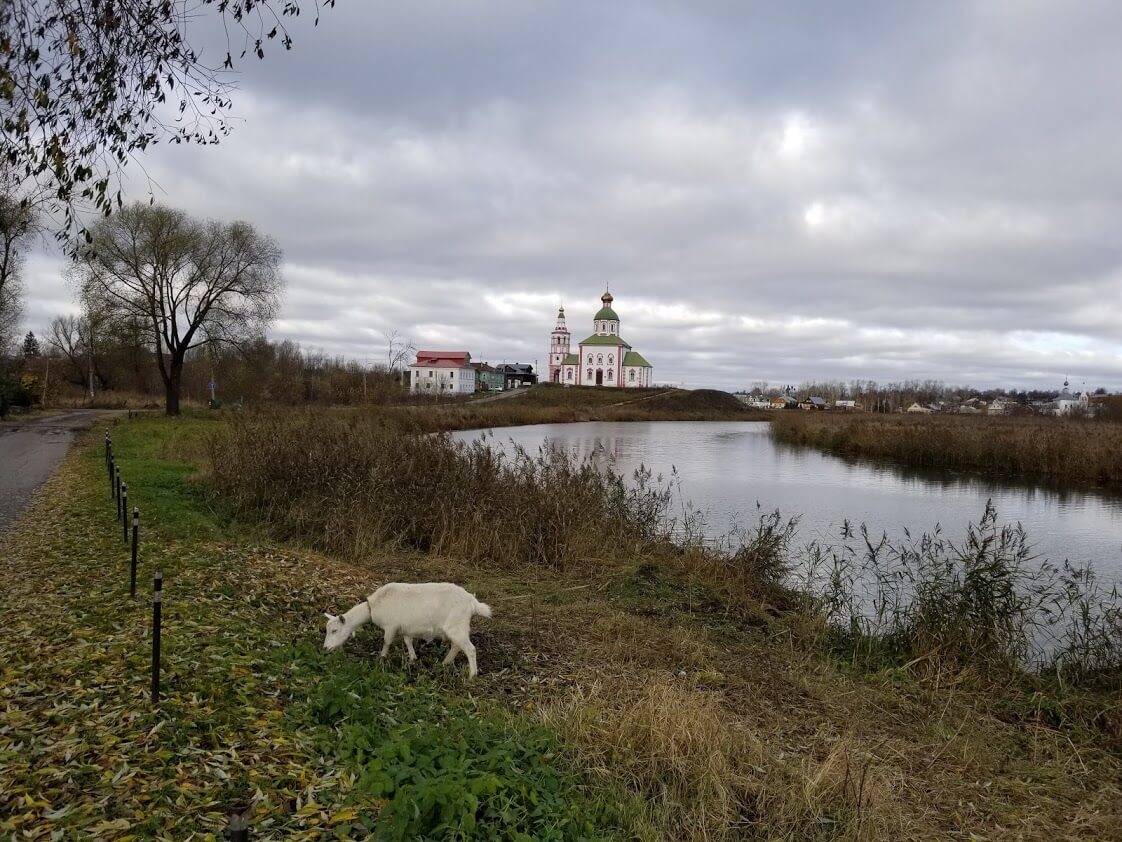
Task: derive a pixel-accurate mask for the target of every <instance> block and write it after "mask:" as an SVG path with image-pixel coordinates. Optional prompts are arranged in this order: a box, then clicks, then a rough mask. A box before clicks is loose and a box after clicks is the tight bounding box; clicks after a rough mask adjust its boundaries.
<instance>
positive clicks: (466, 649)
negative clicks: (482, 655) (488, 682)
mask: <svg viewBox="0 0 1122 842" xmlns="http://www.w3.org/2000/svg"><path fill="white" fill-rule="evenodd" d="M454 645H455V647H456V648H458V649H459V650H460V651H461V652H463V653H464V654H465V655H467V659H468V678H475V676H476V675H478V674H479V670H478V669H477V668H476V666H475V645H474V644H473V643H472V642H471V638H469V637H468V636H467V635H464V636H463V637H462V638H460V639H458V640H456V641H454Z"/></svg>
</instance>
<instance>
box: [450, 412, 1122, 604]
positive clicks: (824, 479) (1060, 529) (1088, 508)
mask: <svg viewBox="0 0 1122 842" xmlns="http://www.w3.org/2000/svg"><path fill="white" fill-rule="evenodd" d="M479 435H480V432H479V431H478V430H476V431H464V432H459V433H455V434H454V436H455V437H456V438H458V439H460V440H464V441H470V440H473V439H477V438H478V437H479ZM494 435H495V442H497V443H502V444H504V445H506V446H509V445H510V443H511V442H513V443H515V444H518V445H521V446H522V447H525V448H527V449H528V450H530V451H531V452H535V451H536V450H537V448H538V447H539V446H541V445H543V444H545V443H546V442H551V443H552V444H553V445H554V446H556V447H560V448H563V449H565V450H568V451H569V452H571V453H573V454H574V455H576V456H578V457H582V458H590V459H592V460H594V461H595V462H596V463H597V464H599V465H605V466H609V465H610V466H611V467H612V468H613V469H614V470H615V471H617V472H619V473H621V474H623V475H624V476H628V477H629V476H631V474H632V472H633V471H634V470H635V469H636V468H638V467H639V466H640V465H643V466H646V467H647V468H649V469H651V470H652V471H654V473H655V474H656V475H657V474H662V475H663V476H665V477H669V476H670V475H671V472H672V471H674V470H676V471H677V478H678V480H679V481H680V487H681V491H682V495H683V497H684V498H685V499H687V500H688V501H690V502H691V503H692V504H693V506H694V507H696V508H697V509H700V510H702V511H704V512H705V513H706V529H707V531H708V532H709V534H710V535H711V536H713V537H718V536H721V535H724V534H726V533H728V532H729V531H731V530H732V528H733V527H734V526H735V525H736V524H740V525H743V526H751V525H753V524H755V522H756V520H757V503H758V504H759V506H760V507H761V508H762V509H763V510H764V511H765V512H766V511H772V510H775V509H779V510H780V512H781V513H782V514H783V515H784V516H785V517H790V516H794V515H798V516H799V517H800V521H799V529H798V539H799V540H800V541H810V540H817V541H819V542H821V543H824V544H833V543H838V542H839V541H840V531H841V526H842V524H843V523H844V522H846V521H849V522H850V523H851V524H854V525H856V524H860V523H865V524H867V525H868V527H869V529H870V531H871V532H874V533H875V534H877V535H879V534H880V533H881V532H882V531H883V532H886V533H887V534H888V535H889V537H899V536H901V535H903V531H904V530H905V529H907V530H909V531H910V532H911V534H912V535H913V536H916V535H919V534H920V533H922V532H931V531H932V530H933V529H934V528H935V527H936V526H937V525H938V526H940V527H941V528H942V532H943V535H944V536H946V537H948V538H950V539H951V540H953V541H956V542H957V541H960V540H961V539H962V537H963V536H964V535H965V533H966V526H967V524H968V523H971V522H974V523H976V522H977V521H978V520H979V518H981V516H982V513H983V511H984V509H985V506H986V501H987V500H992V501H993V504H994V506H995V507H996V509H997V513H998V517H999V520H1000V522H1007V523H1015V522H1018V521H1019V522H1020V523H1021V524H1022V525H1023V526H1024V528H1025V531H1026V533H1027V534H1028V537H1029V540H1030V542H1031V543H1032V545H1033V547H1034V548H1035V551H1036V553H1037V555H1039V556H1040V557H1041V558H1047V559H1050V560H1051V561H1053V562H1057V563H1059V562H1062V561H1064V560H1065V559H1066V560H1069V561H1071V562H1072V563H1073V564H1077V565H1086V564H1088V563H1089V564H1091V565H1093V567H1094V568H1095V570H1096V571H1097V572H1098V574H1099V577H1100V581H1101V582H1102V583H1104V584H1107V585H1108V586H1109V585H1110V584H1111V583H1118V582H1122V496H1118V495H1109V494H1103V493H1098V492H1096V491H1094V490H1084V491H1056V490H1052V489H1048V488H1042V487H1034V486H1032V485H1014V484H1010V483H1003V482H995V481H989V480H984V479H979V478H976V477H970V476H964V475H959V474H952V473H949V472H928V473H923V474H919V473H916V472H914V471H909V470H907V469H902V468H896V467H891V466H876V465H872V464H869V463H867V462H857V463H851V462H848V461H845V460H842V459H838V458H836V457H833V456H828V455H824V454H822V453H819V452H817V451H814V450H810V449H805V448H793V447H790V446H787V445H781V444H777V443H776V442H774V441H773V440H772V438H771V435H770V434H769V430H768V424H767V423H766V422H752V421H747V422H736V421H729V422H719V421H718V422H713V421H699V422H693V421H660V422H599V421H592V422H585V423H578V424H537V425H532V426H525V427H507V428H500V429H497V430H495V431H494Z"/></svg>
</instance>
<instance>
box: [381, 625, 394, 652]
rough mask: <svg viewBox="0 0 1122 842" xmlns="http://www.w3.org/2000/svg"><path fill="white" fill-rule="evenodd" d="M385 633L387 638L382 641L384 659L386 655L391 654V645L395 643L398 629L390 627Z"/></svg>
mask: <svg viewBox="0 0 1122 842" xmlns="http://www.w3.org/2000/svg"><path fill="white" fill-rule="evenodd" d="M384 633H385V637H384V638H383V639H382V657H383V658H384V657H386V655H388V654H390V644H391V643H393V639H394V638H395V637H397V629H396V628H394V627H393V626H388V627H387V628H386V630H385V632H384Z"/></svg>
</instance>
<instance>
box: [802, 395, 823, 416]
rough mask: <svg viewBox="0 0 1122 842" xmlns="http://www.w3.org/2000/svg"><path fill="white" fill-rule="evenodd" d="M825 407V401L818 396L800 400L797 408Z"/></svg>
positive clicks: (817, 408) (814, 408) (815, 408)
mask: <svg viewBox="0 0 1122 842" xmlns="http://www.w3.org/2000/svg"><path fill="white" fill-rule="evenodd" d="M826 408H827V405H826V401H825V400H824V399H823V398H820V397H817V396H815V397H809V398H807V399H806V400H803V401H800V403H799V409H806V410H817V411H819V412H822V411H824V410H825V409H826Z"/></svg>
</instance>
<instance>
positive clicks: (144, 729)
mask: <svg viewBox="0 0 1122 842" xmlns="http://www.w3.org/2000/svg"><path fill="white" fill-rule="evenodd" d="M119 438H120V439H124V438H126V437H125V436H119ZM120 450H121V451H122V453H121V456H120V459H119V461H120V463H121V466H122V472H123V475H124V476H125V478H126V480H129V481H130V486H131V492H132V493H131V501H132V502H135V503H137V504H138V505H140V506H141V507H143V508H144V510H145V515H144V529H143V531H142V537H143V540H142V546H141V571H140V583H139V584H140V586H139V588H138V595H137V597H136V599H130V597H129V593H128V549H127V545H126V544H125V543H124V542H123V539H122V535H121V528H120V524H119V523H118V522H116V521H115V519H114V505H113V503H112V502H111V500H110V497H109V494H108V483H107V481H105V480H104V479H103V474H101V462H100V460H99V457H98V454H97V452H96V447H95V446H87V447H86V449H84V450H81V451H79V452H76V453H75V454H73V455H72V456H71V457H70V459H69V460H68V461H67V462H66V463H65V465H64V466H63V468H62V469H61V470H60V472H59V473H58V474H57V475H56V476H55V478H54V479H52V480H51V481H50V482H49V483H48V484H47V485H46V486H45V487H44V488H43V489H42V491H41V493H40V495H39V498H38V500H37V502H36V503H35V504H34V505H33V506H32V507H31V508H30V509H29V510H28V511H27V513H26V514H25V516H24V518H23V519H22V520H21V522H20V523H19V524H18V527H17V528H16V529H14V530H13V531H12V532H11V533H9V534H8V535H7V536H5V537H4V538H0V541H2V543H0V576H2V577H3V581H4V582H5V595H4V599H3V602H2V604H0V837H2V838H18V839H66V840H70V839H118V840H127V839H168V840H188V839H215V838H222V835H221V834H222V831H223V829H224V828H225V827H226V824H227V820H228V816H229V815H230V813H231V812H235V811H236V812H240V813H244V814H245V815H246V816H247V817H248V818H249V819H250V822H251V825H252V828H253V833H254V838H258V839H270V838H271V839H322V838H366V837H367V836H368V835H371V834H373V835H376V836H378V837H379V838H396V839H413V838H422V837H431V838H456V837H457V836H471V835H472V834H473V831H475V829H476V827H477V826H478V825H479V824H480V823H485V824H484V827H485V831H484V832H482V833H481V834H479V835H481V836H482V837H492V838H511V839H529V838H556V839H577V838H590V837H595V836H599V835H600V833H599V832H598V831H597V830H596V826H597V824H601V825H602V824H605V823H610V821H609V819H608V818H606V808H601V807H596V806H594V805H591V804H588V803H587V802H586V801H585V799H584V797H583V795H582V793H581V792H580V791H579V790H578V788H577V783H578V782H577V781H576V779H575V778H574V777H573V776H572V775H571V774H570V773H569V772H567V771H565V770H564V769H562V768H559V767H558V766H557V765H556V764H555V758H556V747H555V745H554V744H555V740H554V738H553V737H552V735H551V734H549V733H548V732H546V731H544V730H542V729H540V728H536V727H533V726H531V725H528V724H525V723H519V722H516V721H514V720H513V719H512V718H511V717H509V716H507V715H504V714H502V713H501V712H499V711H497V710H496V709H494V708H493V707H492V706H490V705H488V704H487V703H481V702H477V701H475V700H473V699H472V697H471V696H470V694H469V693H468V692H467V691H466V689H465V688H466V685H465V682H464V679H463V678H462V672H459V671H456V672H453V671H443V672H441V671H439V670H438V669H434V667H433V666H432V663H431V662H432V660H433V658H432V657H428V658H426V663H425V664H423V665H421V666H420V667H418V668H417V669H416V670H415V671H414V674H413V675H410V674H408V673H407V672H406V671H405V670H404V669H403V668H402V667H401V665H400V663H396V662H395V663H392V664H391V665H390V666H389V667H388V668H387V667H386V666H383V665H382V664H377V663H375V662H373V661H372V660H367V659H365V658H357V659H356V658H355V657H353V656H351V657H350V658H348V657H347V656H342V657H340V656H338V655H333V656H327V655H325V654H323V653H322V650H321V649H320V647H319V633H320V631H319V630H320V626H321V625H322V623H321V621H320V617H321V614H320V611H321V609H322V608H323V607H325V606H328V605H335V603H336V596H335V594H336V593H337V592H338V590H339V588H340V586H341V584H342V583H344V582H347V581H348V573H347V572H346V571H345V570H334V571H332V573H331V576H330V584H328V583H326V582H325V581H324V577H323V575H322V569H323V568H322V567H319V566H316V565H309V564H306V563H304V561H303V559H300V558H297V557H295V556H292V555H285V554H283V553H280V552H277V551H275V550H273V551H270V550H269V549H268V548H264V549H262V548H258V547H256V546H254V545H252V543H251V542H250V543H238V542H236V541H234V542H230V541H222V540H221V537H222V534H221V531H220V528H219V527H218V525H217V523H216V521H215V520H214V519H213V518H212V517H211V516H210V514H209V513H208V512H207V511H206V510H205V507H203V505H202V504H201V502H200V501H199V500H197V499H193V498H191V497H190V495H188V494H186V493H185V492H184V486H183V485H182V479H183V476H184V470H183V469H182V468H181V466H177V465H175V464H174V463H166V462H161V461H160V460H159V459H154V458H152V457H151V455H150V454H142V453H141V452H140V448H139V447H138V448H137V451H136V452H135V453H131V454H130V453H129V452H128V450H127V449H126V448H125V447H123V446H122V447H121V448H120ZM130 457H131V458H130ZM157 569H159V570H161V571H162V572H163V575H164V579H165V603H164V622H163V647H162V650H163V670H162V690H163V697H162V700H161V702H160V704H159V706H158V707H157V708H153V706H152V705H151V703H150V695H149V664H150V655H151V638H150V624H151V601H150V592H151V584H150V583H151V576H152V573H153V572H154V571H155V570H157ZM351 584H352V587H351V588H350V590H351V591H352V592H354V593H362V592H364V591H363V588H364V586H363V583H362V582H359V581H357V580H355V581H353V582H352V583H351ZM368 642H369V644H370V646H368V649H367V650H366V651H365V654H366V655H369V654H370V652H369V649H370V648H372V644H373V640H369V641H368ZM461 667H462V664H461Z"/></svg>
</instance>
